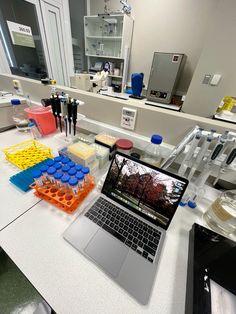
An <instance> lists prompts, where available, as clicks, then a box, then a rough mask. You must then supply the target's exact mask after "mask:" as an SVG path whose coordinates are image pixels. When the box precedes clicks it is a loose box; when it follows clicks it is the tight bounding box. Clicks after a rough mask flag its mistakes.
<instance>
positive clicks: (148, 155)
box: [143, 134, 162, 167]
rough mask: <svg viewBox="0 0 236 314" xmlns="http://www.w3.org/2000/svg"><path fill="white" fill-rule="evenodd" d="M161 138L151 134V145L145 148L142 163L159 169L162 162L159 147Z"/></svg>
mask: <svg viewBox="0 0 236 314" xmlns="http://www.w3.org/2000/svg"><path fill="white" fill-rule="evenodd" d="M161 143H162V136H161V135H159V134H153V135H152V137H151V143H150V144H148V145H147V147H146V148H145V154H144V158H143V161H145V162H147V163H149V164H151V165H153V166H156V167H159V166H160V164H161V160H162V154H161V147H160V144H161Z"/></svg>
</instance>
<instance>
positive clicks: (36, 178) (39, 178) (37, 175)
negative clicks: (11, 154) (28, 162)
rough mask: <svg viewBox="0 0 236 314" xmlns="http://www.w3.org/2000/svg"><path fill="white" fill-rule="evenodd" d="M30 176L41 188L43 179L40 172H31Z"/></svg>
mask: <svg viewBox="0 0 236 314" xmlns="http://www.w3.org/2000/svg"><path fill="white" fill-rule="evenodd" d="M32 176H33V178H34V181H35V183H36V184H37V185H38V186H42V185H43V177H42V172H41V171H40V170H34V171H33V172H32Z"/></svg>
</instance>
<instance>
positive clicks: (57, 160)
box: [53, 156, 63, 162]
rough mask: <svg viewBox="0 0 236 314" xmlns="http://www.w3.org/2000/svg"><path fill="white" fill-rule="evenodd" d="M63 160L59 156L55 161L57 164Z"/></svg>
mask: <svg viewBox="0 0 236 314" xmlns="http://www.w3.org/2000/svg"><path fill="white" fill-rule="evenodd" d="M62 159H63V157H61V156H57V157H55V158H54V159H53V160H54V161H55V162H61V161H62Z"/></svg>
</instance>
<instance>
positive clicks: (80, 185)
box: [75, 172, 84, 190]
mask: <svg viewBox="0 0 236 314" xmlns="http://www.w3.org/2000/svg"><path fill="white" fill-rule="evenodd" d="M75 177H76V179H77V180H78V189H79V190H83V188H84V174H83V173H82V172H77V173H76V175H75Z"/></svg>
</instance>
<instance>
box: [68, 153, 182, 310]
mask: <svg viewBox="0 0 236 314" xmlns="http://www.w3.org/2000/svg"><path fill="white" fill-rule="evenodd" d="M187 184H188V181H187V180H186V179H184V178H180V177H178V176H176V175H174V174H172V173H168V172H166V171H164V170H162V169H158V168H156V167H154V166H151V165H149V164H146V163H144V162H142V161H139V160H137V159H135V158H132V157H130V156H127V155H124V154H121V153H116V154H115V155H114V157H113V160H112V162H111V166H110V169H109V171H108V173H107V176H106V179H105V182H104V185H103V188H102V192H101V193H98V196H97V197H96V198H95V199H94V201H93V202H92V203H91V204H90V205H89V207H88V209H87V210H86V211H85V212H84V213H82V214H81V215H79V216H78V217H77V219H76V220H75V221H74V222H73V223H72V224H71V225H70V226H69V228H68V229H67V230H66V231H65V233H64V235H63V236H64V238H65V239H66V240H67V241H68V242H69V243H70V244H71V245H72V246H73V247H75V248H76V249H77V250H79V251H80V252H81V253H82V254H84V255H85V256H86V257H88V258H89V259H90V260H92V261H93V262H95V263H96V264H97V265H98V266H99V267H100V268H102V269H103V271H105V273H106V274H107V275H109V276H110V277H111V278H112V279H113V280H114V281H115V282H116V283H118V284H119V285H120V286H121V287H123V288H124V289H125V290H126V291H127V292H128V293H129V294H131V295H132V296H133V297H134V298H135V299H137V301H139V302H140V303H142V304H147V303H148V300H149V297H150V293H151V289H152V286H153V282H154V278H155V273H156V269H157V264H158V260H159V258H160V252H161V248H162V246H163V242H164V237H165V232H166V230H167V228H168V226H169V224H170V222H171V220H172V218H173V216H174V213H175V211H176V209H177V207H178V203H179V201H180V199H181V197H182V195H183V193H184V191H185V189H186V187H187Z"/></svg>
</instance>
